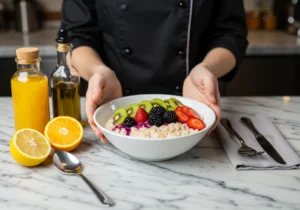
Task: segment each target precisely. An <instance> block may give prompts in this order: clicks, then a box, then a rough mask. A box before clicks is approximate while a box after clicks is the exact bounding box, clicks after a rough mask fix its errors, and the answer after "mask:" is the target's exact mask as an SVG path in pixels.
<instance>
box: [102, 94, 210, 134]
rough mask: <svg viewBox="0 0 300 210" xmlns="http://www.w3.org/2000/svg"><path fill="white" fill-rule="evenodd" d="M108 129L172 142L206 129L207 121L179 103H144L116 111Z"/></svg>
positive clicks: (159, 100)
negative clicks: (175, 138)
mask: <svg viewBox="0 0 300 210" xmlns="http://www.w3.org/2000/svg"><path fill="white" fill-rule="evenodd" d="M105 128H106V129H108V130H110V131H113V132H115V133H119V134H122V135H127V136H134V137H141V138H169V137H179V136H186V135H189V134H192V133H195V132H197V131H200V130H202V129H204V128H205V124H204V121H203V117H202V116H201V115H199V114H198V113H197V112H196V111H195V110H194V109H192V108H190V107H188V106H185V105H183V104H182V103H181V102H180V101H179V100H178V99H175V98H170V99H159V98H155V99H152V100H151V101H147V100H143V101H141V102H139V103H133V104H130V105H128V106H126V107H120V108H118V109H116V110H115V111H114V113H113V116H112V117H111V118H110V119H109V120H108V121H107V122H106V124H105Z"/></svg>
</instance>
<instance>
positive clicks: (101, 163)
mask: <svg viewBox="0 0 300 210" xmlns="http://www.w3.org/2000/svg"><path fill="white" fill-rule="evenodd" d="M82 104H84V99H82ZM222 107H223V111H224V112H229V113H232V114H241V113H242V114H244V115H248V116H249V115H254V114H257V113H260V112H264V113H266V114H267V115H268V116H269V117H270V118H271V120H272V121H273V122H274V123H275V124H276V126H277V127H278V128H279V129H280V131H281V132H282V133H283V135H284V136H285V137H286V138H287V140H288V141H289V142H290V143H291V145H292V146H293V148H294V149H295V150H296V151H297V153H298V154H299V155H300V109H299V107H300V97H291V98H290V100H289V101H288V102H285V101H283V98H281V97H256V98H255V97H226V98H222ZM82 113H84V111H83V110H82ZM0 116H1V118H0V166H1V167H0V209H1V210H2V209H3V210H15V209H16V210H18V209H21V210H48V209H49V210H53V209H55V210H56V209H63V210H77V209H78V210H82V209H91V210H94V209H95V210H96V209H108V208H107V207H104V206H102V205H101V203H100V202H99V201H98V200H97V199H96V197H95V196H94V194H93V193H92V192H91V190H90V189H89V188H88V186H86V184H85V183H84V182H83V181H82V180H81V179H80V178H79V177H77V176H71V175H63V174H61V173H59V172H58V171H57V170H56V169H55V168H54V167H53V165H52V164H51V158H49V160H47V161H46V162H45V163H44V164H43V165H41V166H38V167H34V168H26V167H22V166H19V165H17V164H16V163H15V162H14V160H13V159H12V157H11V156H10V153H9V140H10V138H11V135H12V133H13V131H14V127H13V113H12V104H11V98H0ZM84 119H86V118H85V117H84ZM73 154H75V155H76V156H77V157H78V158H79V159H80V161H81V162H82V164H83V166H84V170H83V173H85V175H86V176H87V177H89V178H90V179H91V181H92V182H94V183H95V184H96V185H97V186H99V187H100V188H101V189H103V190H104V191H105V192H106V193H107V194H109V195H110V196H111V197H112V198H113V199H114V200H115V201H116V203H117V205H116V206H115V207H113V208H111V209H118V210H152V209H163V210H183V209H192V210H194V209H197V210H198V209H228V210H232V209H243V210H246V209H249V210H250V209H251V210H253V209H264V210H269V209H285V210H294V209H295V210H296V209H300V200H299V198H300V172H299V170H284V171H280V170H273V171H269V170H268V171H236V170H235V169H234V168H233V167H232V165H231V164H230V161H229V160H228V157H227V156H226V153H225V152H224V150H223V148H222V145H220V143H219V140H218V137H217V136H215V135H214V134H212V136H211V137H207V138H206V139H204V140H202V141H201V142H200V143H199V145H197V146H195V147H194V148H193V149H191V150H190V151H188V152H187V153H185V154H183V155H181V156H179V157H177V158H175V159H172V160H170V161H165V162H142V161H138V160H135V159H133V158H131V157H128V156H127V155H125V154H123V153H122V152H120V151H118V150H117V149H116V148H114V147H113V146H112V145H111V144H102V143H100V141H99V140H98V139H97V138H96V137H95V135H94V134H93V132H92V130H91V129H90V128H89V127H88V126H87V127H86V128H85V138H84V140H83V143H82V144H81V145H80V146H79V148H77V149H76V150H75V151H74V152H73Z"/></svg>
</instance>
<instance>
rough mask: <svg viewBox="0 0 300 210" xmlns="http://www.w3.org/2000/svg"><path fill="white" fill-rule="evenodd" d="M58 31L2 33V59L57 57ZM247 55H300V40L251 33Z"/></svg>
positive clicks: (256, 32)
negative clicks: (36, 53)
mask: <svg viewBox="0 0 300 210" xmlns="http://www.w3.org/2000/svg"><path fill="white" fill-rule="evenodd" d="M56 33H57V29H56V28H48V29H43V30H40V31H38V32H35V33H31V34H30V35H22V34H21V33H17V32H15V31H7V32H1V33H0V58H1V57H2V58H5V57H15V50H16V48H19V47H22V46H35V47H38V48H40V54H41V56H56V49H55V37H56ZM248 40H249V46H248V49H247V52H246V53H247V55H249V56H263V55H299V54H300V38H297V36H295V35H291V34H288V33H286V32H280V31H273V32H268V31H250V32H249V35H248Z"/></svg>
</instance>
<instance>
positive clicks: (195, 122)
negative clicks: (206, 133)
mask: <svg viewBox="0 0 300 210" xmlns="http://www.w3.org/2000/svg"><path fill="white" fill-rule="evenodd" d="M186 124H187V126H188V127H189V128H192V129H196V130H202V129H204V128H205V124H204V122H203V121H202V120H200V119H197V118H190V119H189V120H188V121H187V123H186Z"/></svg>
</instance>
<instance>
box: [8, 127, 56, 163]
mask: <svg viewBox="0 0 300 210" xmlns="http://www.w3.org/2000/svg"><path fill="white" fill-rule="evenodd" d="M50 152H51V145H50V143H49V141H48V140H47V139H46V137H45V136H44V135H43V134H41V133H40V132H38V131H36V130H33V129H29V128H25V129H21V130H18V131H16V132H15V133H14V135H13V136H12V138H11V140H10V154H11V155H12V157H13V158H14V159H15V161H17V162H18V163H19V164H21V165H23V166H36V165H39V164H41V163H42V162H44V161H45V160H46V159H47V157H48V156H49V155H50Z"/></svg>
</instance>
